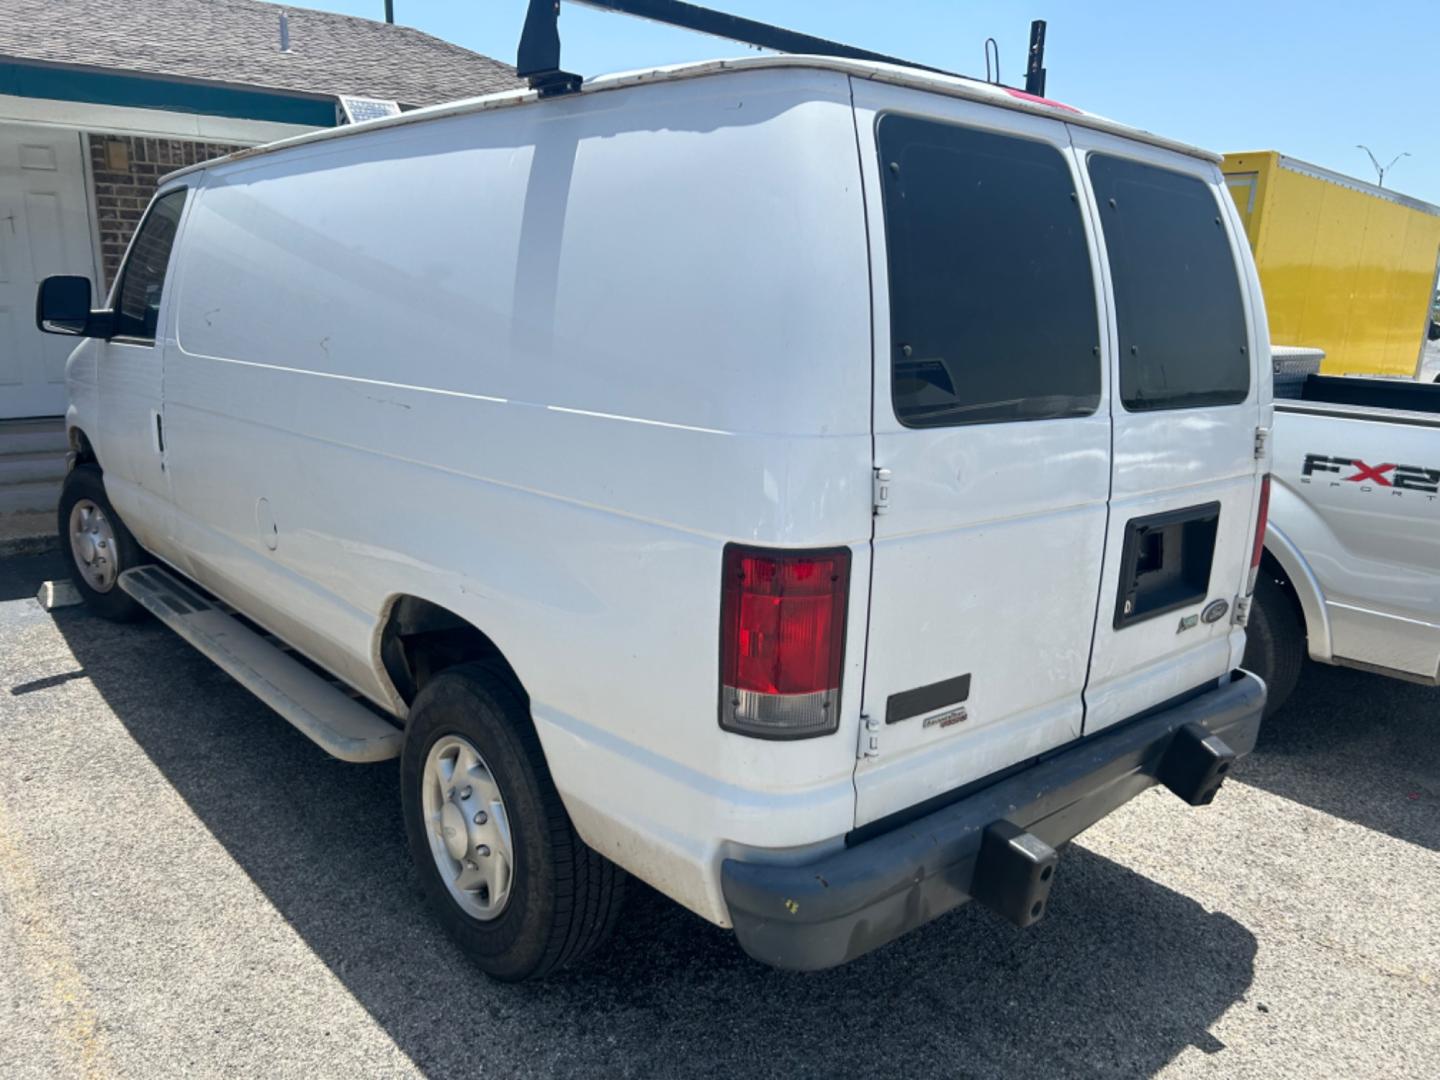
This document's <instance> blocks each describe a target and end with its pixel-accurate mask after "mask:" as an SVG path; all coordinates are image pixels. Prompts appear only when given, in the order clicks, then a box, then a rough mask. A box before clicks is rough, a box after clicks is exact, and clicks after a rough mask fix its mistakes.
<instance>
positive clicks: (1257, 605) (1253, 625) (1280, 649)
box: [1242, 567, 1306, 716]
mask: <svg viewBox="0 0 1440 1080" xmlns="http://www.w3.org/2000/svg"><path fill="white" fill-rule="evenodd" d="M1305 655H1306V646H1305V629H1304V627H1303V626H1302V625H1301V622H1300V615H1299V613H1298V612H1297V611H1296V610H1295V601H1294V599H1293V598H1292V597H1291V595H1290V593H1289V590H1288V589H1287V588H1286V587H1285V586H1284V585H1283V584H1281V583H1280V582H1278V581H1276V580H1275V579H1274V577H1272V576H1271V575H1270V574H1269V573H1268V572H1267V571H1266V570H1265V569H1264V568H1263V567H1262V568H1261V571H1260V579H1259V580H1258V581H1257V582H1256V583H1255V597H1254V600H1253V601H1252V602H1251V606H1250V621H1249V624H1248V625H1247V627H1246V629H1245V659H1244V661H1243V662H1242V666H1243V667H1244V668H1245V669H1246V670H1247V671H1253V672H1254V673H1255V674H1256V675H1259V676H1260V678H1262V679H1264V680H1265V687H1266V690H1267V691H1268V693H1267V694H1266V697H1265V715H1266V716H1270V715H1272V714H1273V713H1276V712H1279V711H1280V708H1281V706H1283V705H1284V704H1285V702H1286V701H1287V700H1288V699H1289V697H1290V694H1291V693H1292V692H1293V691H1294V689H1295V684H1296V683H1297V682H1298V681H1299V679H1300V669H1301V667H1303V666H1304V664H1305Z"/></svg>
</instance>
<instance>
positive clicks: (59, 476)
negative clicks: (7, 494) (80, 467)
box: [0, 450, 65, 487]
mask: <svg viewBox="0 0 1440 1080" xmlns="http://www.w3.org/2000/svg"><path fill="white" fill-rule="evenodd" d="M63 479H65V455H64V454H63V453H59V454H57V453H56V452H55V451H53V450H32V451H30V452H29V453H26V454H0V487H7V486H9V485H10V484H24V483H28V482H30V481H32V480H63Z"/></svg>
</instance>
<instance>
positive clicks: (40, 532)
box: [0, 510, 59, 558]
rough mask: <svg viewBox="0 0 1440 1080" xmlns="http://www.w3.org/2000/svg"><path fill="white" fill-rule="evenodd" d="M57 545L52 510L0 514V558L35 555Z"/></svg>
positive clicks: (57, 539) (57, 540) (53, 512)
mask: <svg viewBox="0 0 1440 1080" xmlns="http://www.w3.org/2000/svg"><path fill="white" fill-rule="evenodd" d="M58 543H59V538H58V537H57V536H56V535H55V511H54V510H21V511H19V512H18V513H13V514H0V558H5V557H7V556H10V555H36V554H39V553H40V552H42V551H51V550H53V549H54V548H55V547H56V546H57V544H58Z"/></svg>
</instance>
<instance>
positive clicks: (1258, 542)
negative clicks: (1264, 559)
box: [1245, 473, 1270, 596]
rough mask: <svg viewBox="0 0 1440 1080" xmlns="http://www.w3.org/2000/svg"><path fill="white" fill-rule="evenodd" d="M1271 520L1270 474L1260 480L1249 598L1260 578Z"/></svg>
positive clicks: (1251, 553)
mask: <svg viewBox="0 0 1440 1080" xmlns="http://www.w3.org/2000/svg"><path fill="white" fill-rule="evenodd" d="M1269 520H1270V474H1269V473H1266V474H1265V475H1264V476H1263V477H1261V478H1260V512H1259V513H1258V514H1257V515H1256V516H1255V546H1254V548H1252V549H1251V551H1250V584H1249V587H1248V588H1246V590H1245V595H1247V596H1249V595H1251V594H1252V593H1254V592H1255V581H1256V579H1257V578H1258V577H1259V576H1260V557H1261V556H1262V555H1264V554H1265V524H1266V523H1267V522H1268V521H1269Z"/></svg>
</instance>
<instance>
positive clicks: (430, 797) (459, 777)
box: [421, 735, 515, 919]
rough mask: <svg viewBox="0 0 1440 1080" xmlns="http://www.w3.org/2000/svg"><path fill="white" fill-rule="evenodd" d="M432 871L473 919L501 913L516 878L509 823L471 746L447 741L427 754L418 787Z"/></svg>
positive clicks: (454, 737)
mask: <svg viewBox="0 0 1440 1080" xmlns="http://www.w3.org/2000/svg"><path fill="white" fill-rule="evenodd" d="M421 783H422V788H421V798H422V800H423V803H424V812H425V822H426V830H427V833H428V835H429V837H430V854H431V855H433V856H434V858H435V868H436V869H437V870H439V871H440V877H441V879H442V880H443V881H444V882H445V884H446V886H447V887H448V888H449V889H450V895H451V896H453V897H454V898H455V902H456V903H457V904H459V905H460V906H461V907H462V908H464V909H465V911H466V913H467V914H469V915H472V916H474V917H475V918H477V919H493V918H495V917H496V916H497V915H499V914H500V912H502V911H504V910H505V903H506V901H508V900H509V899H510V883H511V881H512V880H513V879H514V876H515V854H514V850H515V849H514V845H513V843H512V842H511V838H510V819H509V818H508V817H507V816H506V814H505V803H504V801H503V800H502V799H501V798H500V786H499V785H498V784H496V783H495V778H494V776H492V775H491V773H490V768H489V766H487V765H486V764H485V759H484V758H482V757H481V756H480V752H479V751H478V750H476V749H475V747H474V745H472V744H471V742H470V740H468V739H465V738H462V737H461V736H459V735H446V736H444V737H443V738H441V739H440V740H439V741H437V742H436V743H435V745H434V746H432V747H431V748H430V756H429V757H427V758H426V759H425V775H424V777H423V779H422V781H421Z"/></svg>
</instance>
